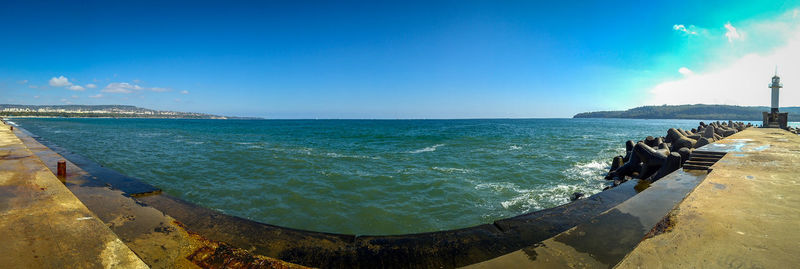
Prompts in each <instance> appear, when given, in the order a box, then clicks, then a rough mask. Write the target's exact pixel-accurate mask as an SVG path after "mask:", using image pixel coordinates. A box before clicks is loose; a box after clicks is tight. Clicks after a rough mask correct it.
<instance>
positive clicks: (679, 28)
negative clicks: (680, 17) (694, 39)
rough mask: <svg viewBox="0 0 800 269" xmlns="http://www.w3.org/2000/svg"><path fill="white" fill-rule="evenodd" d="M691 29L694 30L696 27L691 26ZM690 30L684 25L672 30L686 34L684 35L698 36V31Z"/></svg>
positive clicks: (676, 25)
mask: <svg viewBox="0 0 800 269" xmlns="http://www.w3.org/2000/svg"><path fill="white" fill-rule="evenodd" d="M689 28H692V29H694V25H689ZM689 28H686V26H684V25H683V24H675V25H673V26H672V29H673V30H675V31H679V32H684V33H686V34H690V35H696V34H697V31H694V30H690V29H689Z"/></svg>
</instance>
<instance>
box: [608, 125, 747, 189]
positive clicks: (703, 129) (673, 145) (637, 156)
mask: <svg viewBox="0 0 800 269" xmlns="http://www.w3.org/2000/svg"><path fill="white" fill-rule="evenodd" d="M748 127H752V124H744V123H743V122H733V121H728V122H719V121H717V122H712V123H709V124H706V123H704V122H702V121H701V122H700V124H699V126H697V128H696V129H692V130H689V131H687V130H683V129H680V128H678V129H676V128H671V129H669V130H667V134H666V136H661V137H652V136H648V137H646V138H644V139H643V140H639V141H638V142H634V141H633V140H628V141H627V142H625V156H616V157H614V159H613V160H612V161H611V168H610V171H609V172H608V174H607V175H606V177H605V179H607V180H613V181H614V182H613V185H612V186H609V187H607V189H608V188H613V187H616V186H618V185H619V184H622V183H624V182H626V181H628V180H631V179H640V180H644V182H645V183H652V182H655V181H656V180H659V179H660V178H662V177H664V176H666V175H667V174H669V173H672V172H673V171H675V170H678V169H679V168H681V167H683V166H684V164H686V162H687V161H689V160H690V158H691V157H692V153H693V152H694V151H695V150H696V149H698V148H700V147H703V146H705V145H708V144H711V143H714V142H716V141H719V140H721V139H723V138H725V137H728V136H731V135H733V134H735V133H737V132H740V131H743V130H744V129H746V128H748ZM711 155H713V154H711ZM690 165H692V166H690V167H692V168H694V167H697V166H696V163H690Z"/></svg>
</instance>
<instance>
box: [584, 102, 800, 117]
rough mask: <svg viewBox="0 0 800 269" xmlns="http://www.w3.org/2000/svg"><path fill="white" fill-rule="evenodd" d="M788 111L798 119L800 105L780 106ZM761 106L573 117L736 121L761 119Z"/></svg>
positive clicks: (669, 108)
mask: <svg viewBox="0 0 800 269" xmlns="http://www.w3.org/2000/svg"><path fill="white" fill-rule="evenodd" d="M780 110H781V112H789V121H800V107H782V108H780ZM762 111H769V108H768V107H763V106H731V105H704V104H696V105H674V106H668V105H663V106H641V107H636V108H632V109H628V110H624V111H596V112H583V113H578V114H576V115H575V116H573V118H621V119H693V120H697V119H726V120H727V119H730V120H736V121H761V120H762V115H761V112H762Z"/></svg>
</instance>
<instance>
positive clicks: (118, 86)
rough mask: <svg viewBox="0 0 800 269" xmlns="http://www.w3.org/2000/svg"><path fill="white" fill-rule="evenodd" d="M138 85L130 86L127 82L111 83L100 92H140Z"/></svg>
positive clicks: (140, 88)
mask: <svg viewBox="0 0 800 269" xmlns="http://www.w3.org/2000/svg"><path fill="white" fill-rule="evenodd" d="M142 89H144V88H142V87H141V86H139V85H136V84H130V83H127V82H113V83H109V84H108V86H106V87H105V88H104V89H103V90H102V91H101V92H109V93H132V92H133V91H139V90H142Z"/></svg>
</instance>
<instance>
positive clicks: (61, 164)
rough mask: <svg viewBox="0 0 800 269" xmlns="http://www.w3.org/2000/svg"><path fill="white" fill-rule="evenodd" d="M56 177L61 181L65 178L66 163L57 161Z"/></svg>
mask: <svg viewBox="0 0 800 269" xmlns="http://www.w3.org/2000/svg"><path fill="white" fill-rule="evenodd" d="M58 177H59V178H61V179H62V180H64V179H66V177H67V162H66V161H64V160H60V161H58Z"/></svg>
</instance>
